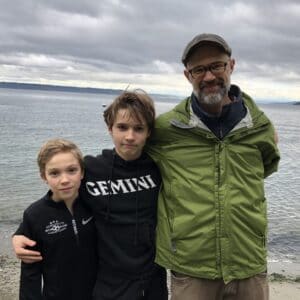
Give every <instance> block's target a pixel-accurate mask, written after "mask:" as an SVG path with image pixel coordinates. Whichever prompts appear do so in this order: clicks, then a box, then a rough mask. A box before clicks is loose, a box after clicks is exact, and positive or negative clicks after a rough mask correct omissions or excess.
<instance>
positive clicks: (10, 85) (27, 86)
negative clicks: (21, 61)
mask: <svg viewBox="0 0 300 300" xmlns="http://www.w3.org/2000/svg"><path fill="white" fill-rule="evenodd" d="M0 88H6V89H23V90H41V91H60V92H72V93H93V94H100V93H102V94H103V93H104V94H113V95H117V94H120V93H122V92H123V90H117V89H116V90H114V89H100V88H88V87H86V88H83V87H72V86H61V85H49V84H37V83H18V82H0Z"/></svg>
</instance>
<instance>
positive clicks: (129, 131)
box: [126, 129, 134, 140]
mask: <svg viewBox="0 0 300 300" xmlns="http://www.w3.org/2000/svg"><path fill="white" fill-rule="evenodd" d="M126 139H127V140H133V139H134V132H133V130H131V129H130V130H128V131H127V134H126Z"/></svg>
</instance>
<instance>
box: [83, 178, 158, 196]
mask: <svg viewBox="0 0 300 300" xmlns="http://www.w3.org/2000/svg"><path fill="white" fill-rule="evenodd" d="M155 187H156V184H155V182H154V180H153V179H152V177H151V175H146V176H141V177H139V178H127V179H117V180H113V181H110V180H103V181H95V182H93V181H87V182H86V189H87V191H88V192H89V193H90V194H91V195H93V196H99V195H102V196H107V195H109V193H110V189H111V191H112V193H113V194H114V195H116V194H127V193H134V192H138V191H143V190H150V189H153V188H155Z"/></svg>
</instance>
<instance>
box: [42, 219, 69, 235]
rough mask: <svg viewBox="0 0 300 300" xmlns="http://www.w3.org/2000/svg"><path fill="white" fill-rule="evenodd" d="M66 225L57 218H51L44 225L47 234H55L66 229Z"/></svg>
mask: <svg viewBox="0 0 300 300" xmlns="http://www.w3.org/2000/svg"><path fill="white" fill-rule="evenodd" d="M67 227H68V224H66V223H64V222H60V221H57V220H53V221H51V222H50V223H49V224H48V225H47V226H46V229H45V232H46V233H48V234H55V233H59V232H62V231H64V230H66V229H67Z"/></svg>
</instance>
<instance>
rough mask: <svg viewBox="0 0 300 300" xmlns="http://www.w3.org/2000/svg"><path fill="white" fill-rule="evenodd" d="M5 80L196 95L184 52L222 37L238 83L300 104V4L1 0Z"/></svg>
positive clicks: (269, 0)
mask: <svg viewBox="0 0 300 300" xmlns="http://www.w3.org/2000/svg"><path fill="white" fill-rule="evenodd" d="M0 5H1V10H0V45H1V46H0V81H7V82H10V81H14V82H25V83H39V84H55V85H67V86H79V87H96V88H112V89H126V88H127V87H128V85H129V87H130V88H131V89H133V88H142V89H144V90H145V91H147V92H149V93H160V94H172V95H178V96H188V95H189V94H190V93H191V91H192V89H191V86H190V84H189V82H188V81H187V80H186V78H185V77H184V75H183V70H184V67H183V65H182V63H181V55H182V52H183V49H184V48H185V46H186V44H187V43H188V42H189V41H190V40H191V39H192V38H193V37H194V36H195V35H197V34H199V33H204V32H205V33H216V34H218V35H221V36H222V37H223V38H224V39H225V40H226V41H227V42H228V44H229V45H230V46H231V48H232V50H233V53H232V57H233V58H234V59H235V61H236V64H235V70H234V72H233V74H232V83H234V84H237V85H239V86H240V88H241V89H242V90H243V91H245V92H246V93H248V94H249V95H251V96H252V97H253V98H255V99H266V100H268V99H271V100H276V101H286V100H297V101H299V100H300V26H299V24H300V1H299V0H294V1H290V0H282V1H281V0H253V1H252V0H247V1H245V0H240V1H235V0H231V1H229V0H221V1H201V0H189V1H183V0H127V1H126V0H86V1H84V0H69V1H68V0H0Z"/></svg>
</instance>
